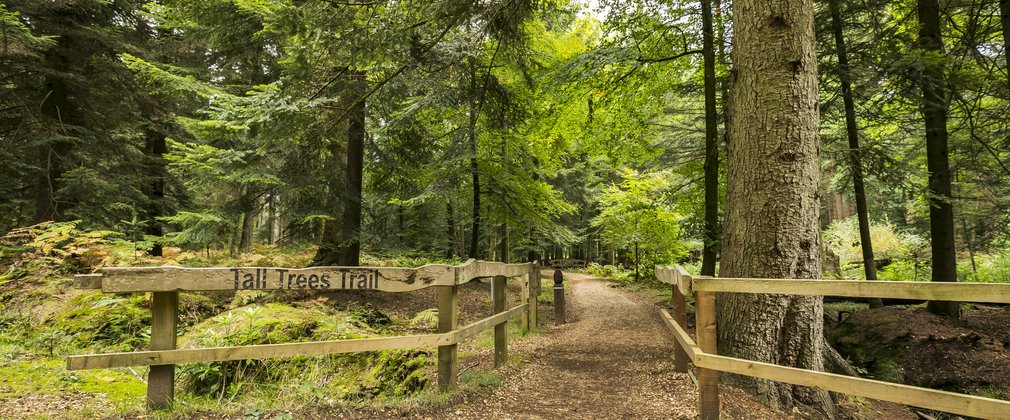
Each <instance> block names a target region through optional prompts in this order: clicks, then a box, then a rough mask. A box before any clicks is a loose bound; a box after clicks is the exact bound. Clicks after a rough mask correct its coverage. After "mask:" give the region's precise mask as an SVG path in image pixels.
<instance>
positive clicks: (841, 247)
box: [823, 216, 928, 264]
mask: <svg viewBox="0 0 1010 420" xmlns="http://www.w3.org/2000/svg"><path fill="white" fill-rule="evenodd" d="M823 238H824V243H825V244H826V245H827V246H828V249H830V250H831V252H832V253H834V254H835V255H837V256H838V258H839V260H840V261H841V263H842V264H848V263H852V262H857V261H862V259H863V254H862V252H863V251H862V247H861V245H860V241H859V224H858V222H857V220H856V217H855V216H852V217H849V218H846V219H842V220H836V221H834V222H832V223H831V225H830V226H829V227H828V229H827V230H825V231H824V235H823ZM870 240H871V241H872V243H873V257H874V258H875V259H878V260H882V259H900V258H912V257H916V256H920V255H923V254H924V252H925V250H926V247H927V245H928V244H927V243H926V240H925V239H923V238H922V237H920V236H919V235H916V234H913V233H906V232H896V231H895V228H894V226H893V225H891V224H890V223H887V222H884V223H870Z"/></svg>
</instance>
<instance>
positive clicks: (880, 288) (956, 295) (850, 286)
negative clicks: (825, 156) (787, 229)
mask: <svg viewBox="0 0 1010 420" xmlns="http://www.w3.org/2000/svg"><path fill="white" fill-rule="evenodd" d="M694 289H695V290H698V291H706V292H733V293H771V294H791V295H813V296H846V297H881V298H895V299H922V300H939V301H965V302H985V303H1010V284H996V283H944V282H939V283H938V282H921V281H920V282H913V281H879V280H877V281H861V280H792V279H751V278H706V279H701V278H699V279H695V280H694Z"/></svg>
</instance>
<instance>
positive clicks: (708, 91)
mask: <svg viewBox="0 0 1010 420" xmlns="http://www.w3.org/2000/svg"><path fill="white" fill-rule="evenodd" d="M701 16H702V17H701V19H702V39H703V40H704V42H703V43H704V46H703V47H702V51H703V52H702V55H703V56H704V60H703V61H704V73H705V76H704V77H705V241H704V248H703V250H702V256H701V275H703V276H714V275H715V258H716V253H717V252H718V247H719V237H718V230H719V114H718V113H717V112H716V100H715V87H716V86H715V85H716V80H715V46H714V39H715V34H714V33H713V30H712V2H711V0H701Z"/></svg>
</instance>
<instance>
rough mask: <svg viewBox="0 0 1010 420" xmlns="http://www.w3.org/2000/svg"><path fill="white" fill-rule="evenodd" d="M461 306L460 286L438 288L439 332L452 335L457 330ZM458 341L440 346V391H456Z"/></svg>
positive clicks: (438, 377)
mask: <svg viewBox="0 0 1010 420" xmlns="http://www.w3.org/2000/svg"><path fill="white" fill-rule="evenodd" d="M458 306H459V286H455V285H453V286H442V287H439V288H438V332H440V333H449V334H452V332H453V331H454V330H456V325H457V322H458V321H459V318H458V313H457V312H458V311H457V308H458ZM458 348H459V346H458V345H457V344H456V340H450V342H449V343H446V344H443V345H440V346H438V376H437V379H438V390H439V392H448V391H452V390H454V389H456V377H457V376H458V373H459V363H458V360H457V359H458V356H457V350H458Z"/></svg>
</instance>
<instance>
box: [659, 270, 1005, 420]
mask: <svg viewBox="0 0 1010 420" xmlns="http://www.w3.org/2000/svg"><path fill="white" fill-rule="evenodd" d="M656 277H658V278H659V280H660V281H662V282H663V283H666V284H670V285H672V289H673V312H674V313H673V315H670V313H668V312H667V311H665V310H664V311H662V315H663V319H664V320H665V321H666V323H667V325H668V326H669V327H670V330H671V331H672V332H673V334H674V336H675V337H676V339H677V345H676V346H675V347H676V349H675V350H676V358H675V366H674V368H675V369H676V371H677V372H687V360H688V359H690V360H692V361H693V362H694V364H695V366H697V367H698V368H699V370H698V387H699V394H700V398H699V404H700V407H699V409H700V412H701V418H702V419H705V420H708V419H718V418H719V382H718V381H719V379H718V372H729V373H735V374H738V375H746V376H752V377H755V378H762V379H768V380H772V381H779V382H787V383H791V384H796V385H801V386H807V387H812V388H819V389H823V390H827V391H832V392H838V393H843V394H849V395H855V396H859V397H866V398H873V399H877V400H883V401H891V402H895V403H899V404H905V405H910V406H915V407H922V408H926V409H932V410H939V411H945V412H948V413H954V414H960V415H966V416H972V417H980V418H985V419H1010V402H1008V401H1003V400H997V399H992V398H984V397H977V396H973V395H966V394H958V393H954V392H947V391H938V390H933V389H928V388H919V387H914V386H908V385H902V384H894V383H889V382H881V381H875V380H871V379H863V378H857V377H852V376H846V375H836V374H832V373H826V372H817V371H812V370H805V369H797V368H793V367H786V366H778V365H773V364H768V363H761V362H756V361H751V360H744V359H738V358H733V357H726V356H720V355H718V354H717V345H716V309H715V293H716V292H726V293H774V294H790V295H810V296H845V297H863V298H869V297H879V298H896V299H925V300H940V301H957V302H987V303H1010V284H985V283H932V282H910V281H909V282H906V281H899V282H895V281H851V280H788V279H751V278H712V277H707V276H697V277H695V276H691V275H689V274H688V273H687V271H685V270H684V268H683V267H680V266H677V267H664V266H657V267H656ZM692 292H693V293H694V296H695V318H696V322H695V328H696V336H697V338H698V343H697V344H695V342H694V341H692V340H691V337H690V336H689V335H688V333H687V316H686V311H685V306H686V302H685V296H687V295H689V294H691V293H692Z"/></svg>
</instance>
